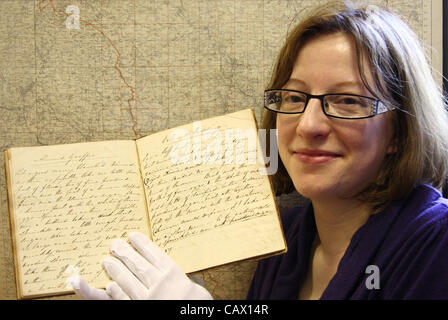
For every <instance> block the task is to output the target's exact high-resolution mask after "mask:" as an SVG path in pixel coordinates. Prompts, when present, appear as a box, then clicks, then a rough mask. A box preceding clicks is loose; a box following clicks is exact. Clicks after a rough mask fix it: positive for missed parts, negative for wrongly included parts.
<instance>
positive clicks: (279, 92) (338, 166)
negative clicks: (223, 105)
mask: <svg viewBox="0 0 448 320" xmlns="http://www.w3.org/2000/svg"><path fill="white" fill-rule="evenodd" d="M265 107H266V108H267V109H268V110H267V111H266V113H265V116H264V126H265V128H268V129H274V128H276V129H277V134H278V149H279V154H280V158H281V164H280V166H279V167H280V169H279V171H278V173H277V175H276V176H275V177H274V185H275V188H276V190H277V192H278V193H282V192H288V191H291V190H292V189H293V188H295V189H296V190H297V191H298V192H299V193H300V194H302V195H303V196H305V197H307V198H309V199H310V204H309V205H308V206H307V207H304V208H295V209H294V210H291V211H290V212H288V213H287V214H285V215H284V216H283V217H282V222H283V227H284V230H285V237H286V240H287V242H288V252H287V253H286V254H284V255H280V256H275V257H272V258H268V259H266V260H263V261H261V262H260V263H259V266H258V269H257V271H256V273H255V275H254V279H253V282H252V285H251V288H250V290H249V294H248V298H249V299H297V298H299V299H319V298H321V299H425V298H429V299H433V298H436V299H437V298H439V299H443V298H448V290H447V289H448V277H447V276H446V275H445V273H446V272H445V271H446V270H447V269H448V231H447V229H448V207H447V205H448V202H447V201H446V200H445V199H444V198H442V196H441V194H440V192H439V191H438V190H437V188H441V187H442V185H443V183H444V181H445V177H446V176H447V163H446V159H447V158H448V145H447V141H446V137H447V136H448V131H447V123H448V120H447V116H446V111H445V105H444V101H443V99H442V96H441V93H440V92H439V90H438V89H437V86H436V85H435V82H434V80H433V78H432V76H431V70H430V67H429V66H428V64H427V62H426V59H425V56H424V54H423V50H422V49H421V47H420V45H419V43H418V40H417V38H416V36H415V35H414V33H413V32H412V31H411V30H410V29H409V28H408V27H407V26H406V24H404V23H403V22H402V21H401V20H400V19H399V18H397V17H396V16H394V15H392V14H391V13H389V12H387V11H384V10H380V9H379V8H378V7H371V6H370V7H367V8H366V7H355V6H354V5H352V4H345V3H343V2H335V3H331V4H327V5H325V6H322V7H319V8H318V9H316V10H315V11H313V12H312V13H311V14H310V15H309V17H308V18H306V19H304V20H303V21H302V22H301V23H300V24H299V25H297V26H296V28H295V29H294V30H293V31H292V32H291V33H290V35H289V37H288V39H287V41H286V43H285V45H284V46H283V48H282V50H281V51H280V54H279V57H278V59H277V63H276V66H275V69H274V72H273V76H272V80H271V83H270V85H269V88H268V90H266V92H265ZM131 242H132V243H133V245H134V246H135V247H136V248H137V250H138V251H139V252H140V253H141V254H142V255H143V257H145V258H146V260H149V261H153V262H154V264H155V265H156V267H155V268H154V273H153V276H152V279H146V280H145V279H144V280H142V282H143V283H144V284H145V282H147V283H148V285H149V284H150V283H151V285H152V288H154V287H155V288H157V290H152V291H151V293H149V291H148V290H147V289H145V285H141V284H138V283H134V284H131V283H130V280H128V279H127V278H126V272H128V273H129V271H126V270H121V271H118V270H119V268H120V267H119V266H116V265H114V263H115V262H113V261H109V262H108V261H106V263H105V267H106V270H107V271H108V273H109V275H110V276H111V277H112V278H113V279H115V280H116V281H117V282H118V283H120V285H118V284H116V283H115V282H113V283H112V284H111V285H109V286H108V288H107V289H106V291H103V290H97V289H93V288H91V287H89V286H88V285H87V284H86V283H85V282H83V281H82V280H80V281H77V282H75V284H74V286H75V289H77V291H78V292H79V293H80V294H81V295H82V296H84V297H87V298H104V299H109V298H128V297H131V298H132V297H134V298H172V299H174V298H181V299H186V298H193V299H203V298H204V299H205V298H211V296H210V295H209V294H208V293H207V292H206V290H205V289H203V288H202V287H200V286H198V285H196V284H194V283H193V282H191V281H190V280H189V279H188V278H187V277H186V276H185V275H184V274H183V273H182V272H181V271H180V269H178V268H176V267H175V265H174V263H172V261H171V260H170V259H169V258H167V257H166V256H164V255H163V254H162V253H161V252H160V250H158V248H156V247H155V246H154V245H153V244H152V243H151V242H150V241H149V240H147V239H145V238H143V237H142V236H141V235H138V234H137V235H136V234H133V235H132V236H131ZM114 250H115V252H121V253H120V254H116V256H118V257H120V256H126V257H127V258H124V259H122V261H124V262H125V264H127V265H128V267H129V268H130V269H131V270H132V268H135V265H138V264H143V265H144V264H145V262H144V261H143V262H141V261H140V260H142V258H141V257H135V258H129V257H130V256H132V255H133V253H130V251H129V248H128V246H127V245H126V244H125V243H124V242H119V241H118V242H117V241H116V242H114V243H113V244H112V251H114ZM129 259H131V260H133V261H134V262H133V263H126V261H125V260H128V261H129ZM143 260H144V259H143ZM136 261H140V262H138V263H137V262H136ZM133 266H134V267H133ZM160 269H165V270H168V271H166V272H162V273H160V272H159V271H158V270H160ZM134 271H135V270H134ZM157 272H159V273H160V274H161V275H158V274H157ZM167 275H168V276H167ZM117 279H118V280H117Z"/></svg>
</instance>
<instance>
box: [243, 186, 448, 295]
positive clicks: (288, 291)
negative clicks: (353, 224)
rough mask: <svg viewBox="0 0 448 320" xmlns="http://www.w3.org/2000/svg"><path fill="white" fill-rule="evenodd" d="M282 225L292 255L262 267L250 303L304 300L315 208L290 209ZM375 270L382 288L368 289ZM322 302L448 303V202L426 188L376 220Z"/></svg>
mask: <svg viewBox="0 0 448 320" xmlns="http://www.w3.org/2000/svg"><path fill="white" fill-rule="evenodd" d="M282 223H283V228H284V231H285V238H286V241H287V244H288V252H287V253H286V254H283V255H279V256H274V257H271V258H267V259H264V260H261V261H260V262H259V264H258V268H257V270H256V272H255V275H254V278H253V280H252V285H251V287H250V289H249V293H248V296H247V298H248V299H251V300H252V299H297V298H298V292H299V291H298V290H299V288H300V286H301V284H302V281H303V279H304V276H305V275H306V273H307V269H308V264H309V257H310V249H311V245H312V243H313V240H314V237H315V235H316V225H315V221H314V213H313V208H312V206H311V204H310V205H308V206H306V207H301V208H295V209H292V210H290V211H289V212H287V213H286V214H284V215H283V216H282ZM369 265H374V266H377V267H378V269H377V271H379V277H378V278H377V279H379V287H380V288H379V289H375V288H372V286H371V285H367V283H369V284H372V283H373V278H372V277H373V276H374V272H372V271H371V270H370V269H368V271H366V269H367V267H368V266H369ZM377 274H378V273H377ZM369 288H370V289H369ZM321 299H448V200H447V199H445V198H443V197H442V196H441V194H440V193H439V192H438V191H437V190H436V189H434V188H433V187H431V186H429V185H420V186H418V187H416V188H415V189H414V190H413V191H412V192H411V193H410V195H409V196H408V197H407V198H405V199H404V200H402V201H397V202H395V203H393V204H392V205H391V206H389V207H388V208H387V209H386V210H384V211H383V212H381V213H378V214H375V215H371V216H370V217H369V219H368V220H367V222H366V223H365V224H364V225H363V226H362V227H361V228H360V229H359V230H358V231H356V232H355V234H354V235H353V237H352V239H351V242H350V244H349V246H348V248H347V250H346V252H345V254H344V256H343V257H342V259H341V261H340V262H339V265H338V269H337V272H336V274H335V275H334V277H333V278H332V279H331V281H330V283H329V284H328V287H327V288H326V289H325V291H324V292H323V294H322V296H321Z"/></svg>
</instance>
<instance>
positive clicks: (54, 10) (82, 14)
mask: <svg viewBox="0 0 448 320" xmlns="http://www.w3.org/2000/svg"><path fill="white" fill-rule="evenodd" d="M318 2H322V1H315V0H306V1H298V0H294V1H293V0H78V1H65V0H2V1H0V12H1V18H0V91H1V95H0V147H1V149H2V150H4V149H6V148H9V147H19V146H35V145H51V144H61V143H72V142H84V141H97V140H112V139H133V138H139V137H142V136H145V135H147V134H150V133H153V132H157V131H160V130H162V129H166V128H172V127H175V126H178V125H181V124H186V123H189V122H192V121H194V120H200V119H205V118H209V117H212V116H215V115H220V114H224V113H229V112H233V111H237V110H241V109H245V108H252V109H253V110H254V111H255V114H256V116H257V119H258V120H260V118H261V111H262V91H263V88H264V86H265V85H266V83H267V81H268V80H269V75H270V72H271V68H272V64H273V61H274V59H275V56H276V54H277V52H278V50H279V48H280V45H281V44H282V43H283V41H284V39H285V35H286V34H287V32H288V29H290V28H291V27H292V26H293V25H294V24H295V23H296V22H297V21H298V20H300V17H301V16H302V14H303V12H304V10H305V9H307V8H308V7H310V6H312V5H314V4H316V3H318ZM371 3H372V4H378V3H381V4H388V5H390V6H391V7H393V8H395V9H397V10H398V11H399V12H400V13H401V14H402V15H403V17H404V18H405V20H406V21H407V22H408V23H409V24H410V25H411V26H412V27H413V28H414V30H415V31H416V32H417V34H418V35H419V36H420V37H421V38H422V39H423V40H424V42H425V43H426V44H428V45H429V46H430V47H432V48H433V50H432V51H431V53H430V56H431V59H432V63H433V65H434V68H435V70H436V71H435V72H436V73H437V70H439V71H440V70H441V65H442V61H441V48H442V43H441V41H442V40H441V39H442V38H441V30H442V29H441V20H442V18H441V12H442V10H441V0H438V1H435V0H433V1H428V0H412V1H405V0H390V1H371ZM0 162H1V163H3V154H2V155H1V159H0ZM295 198H296V196H292V199H293V200H295ZM291 205H292V204H291V203H290V202H289V201H283V200H281V201H280V202H279V206H280V209H281V210H286V208H287V207H289V206H291ZM255 266H256V262H255V261H249V262H244V263H237V264H233V265H230V266H223V267H220V268H216V269H212V270H207V271H204V272H201V273H199V274H198V275H199V277H201V278H202V279H203V280H204V282H205V285H206V287H207V289H208V290H209V291H210V292H211V293H212V294H213V296H214V297H215V299H244V298H245V296H246V293H247V290H248V287H249V284H250V280H251V277H252V274H253V272H254V270H255ZM13 270H14V268H13V259H12V253H11V240H10V235H9V217H8V209H7V196H6V188H5V177H4V171H3V170H2V171H1V174H0V298H1V299H15V297H16V291H15V286H14V271H13ZM59 298H75V296H73V295H71V296H65V297H59Z"/></svg>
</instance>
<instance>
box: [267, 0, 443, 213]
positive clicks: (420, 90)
mask: <svg viewBox="0 0 448 320" xmlns="http://www.w3.org/2000/svg"><path fill="white" fill-rule="evenodd" d="M336 32H344V33H347V34H349V35H351V36H352V37H353V39H354V40H355V43H356V48H357V53H358V66H359V72H360V75H361V78H362V80H363V82H364V85H365V86H366V88H367V89H368V90H369V91H370V92H371V93H372V94H373V95H374V96H376V97H377V98H379V99H381V100H382V101H383V102H384V103H385V104H388V105H390V106H395V107H397V108H399V109H402V110H405V111H406V112H401V111H398V110H397V111H394V112H393V116H392V117H391V118H392V121H393V129H394V136H393V139H394V141H395V142H396V145H397V148H398V150H397V152H396V153H394V154H391V155H387V156H386V158H385V160H384V163H383V166H382V169H381V170H380V174H379V176H378V178H377V180H376V181H375V182H374V183H373V184H372V185H370V186H369V187H368V188H367V189H365V190H364V191H362V192H361V194H359V195H358V196H359V198H360V199H362V200H364V201H368V202H370V203H371V205H372V208H376V209H381V208H383V207H384V206H385V205H387V204H388V203H389V202H390V201H393V200H397V199H400V198H402V197H404V196H405V195H406V194H407V193H408V192H410V191H411V190H412V188H413V187H414V186H415V185H417V184H419V183H430V184H432V185H433V186H434V187H436V188H441V187H442V186H443V183H444V182H445V179H446V176H447V173H448V172H447V171H448V167H447V159H448V144H447V139H448V138H447V137H448V120H447V119H448V118H447V113H446V109H445V107H446V102H445V100H444V98H443V95H442V93H441V90H440V88H439V87H438V86H437V85H436V83H435V81H434V79H433V77H432V74H431V67H430V66H429V64H428V62H427V59H426V57H425V53H424V50H423V48H422V46H421V44H420V42H419V40H418V37H417V36H416V34H415V33H414V32H413V31H412V30H411V29H410V28H409V27H408V26H407V25H406V23H404V22H403V21H402V20H401V19H400V18H399V17H398V16H396V15H394V14H393V13H391V12H390V10H388V9H384V8H383V9H380V8H379V7H377V6H366V5H355V4H354V3H352V2H348V1H332V2H329V3H327V4H326V5H323V6H320V7H318V8H316V9H314V10H313V11H312V12H311V13H310V14H309V15H308V16H307V17H306V18H305V19H303V20H302V21H301V22H300V23H299V24H298V25H297V26H296V27H295V28H294V29H293V30H292V31H291V32H290V34H289V35H288V37H287V40H286V42H285V44H284V45H283V47H282V48H281V50H280V53H279V55H278V57H277V61H276V64H275V66H274V70H273V73H272V77H271V81H270V83H269V85H268V88H267V89H274V88H276V89H278V88H282V87H283V86H284V85H285V84H286V82H287V81H288V80H289V77H290V75H291V72H292V69H293V66H294V63H295V60H296V58H297V55H298V52H299V50H300V49H301V47H302V46H303V45H304V44H305V43H306V42H307V41H308V40H310V39H312V38H314V37H316V36H319V35H322V34H331V33H336ZM363 58H365V61H368V63H370V66H369V67H370V69H371V71H372V76H373V81H374V86H371V85H369V83H368V82H367V81H366V77H365V72H364V70H365V66H363V61H364V59H363ZM372 87H373V88H375V90H373V88H372ZM275 120H276V114H275V113H274V112H271V111H268V110H265V111H264V115H263V123H262V127H263V128H265V129H274V128H275V126H276V123H275V122H276V121H275ZM354 121H356V120H354ZM273 184H274V188H275V190H276V193H277V194H278V195H280V194H282V193H288V192H290V191H292V190H293V189H294V186H293V183H292V181H291V178H290V177H289V176H288V174H287V172H286V169H285V167H284V165H283V163H282V161H281V160H280V161H279V166H278V171H277V173H276V174H275V175H274V177H273Z"/></svg>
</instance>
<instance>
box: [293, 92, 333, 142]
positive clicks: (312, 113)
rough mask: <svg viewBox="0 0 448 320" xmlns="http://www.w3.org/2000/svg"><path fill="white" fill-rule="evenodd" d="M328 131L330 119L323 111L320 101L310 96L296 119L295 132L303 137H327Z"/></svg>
mask: <svg viewBox="0 0 448 320" xmlns="http://www.w3.org/2000/svg"><path fill="white" fill-rule="evenodd" d="M322 103H323V102H322ZM330 131H331V126H330V121H329V119H328V117H327V116H326V115H325V113H324V112H323V109H322V105H321V101H320V100H319V99H316V98H311V99H310V100H308V105H307V106H306V108H305V111H304V112H303V113H302V114H301V115H300V117H299V119H298V124H297V128H296V132H297V134H298V135H300V136H302V137H303V138H305V139H316V138H324V137H327V136H328V134H329V133H330Z"/></svg>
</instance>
